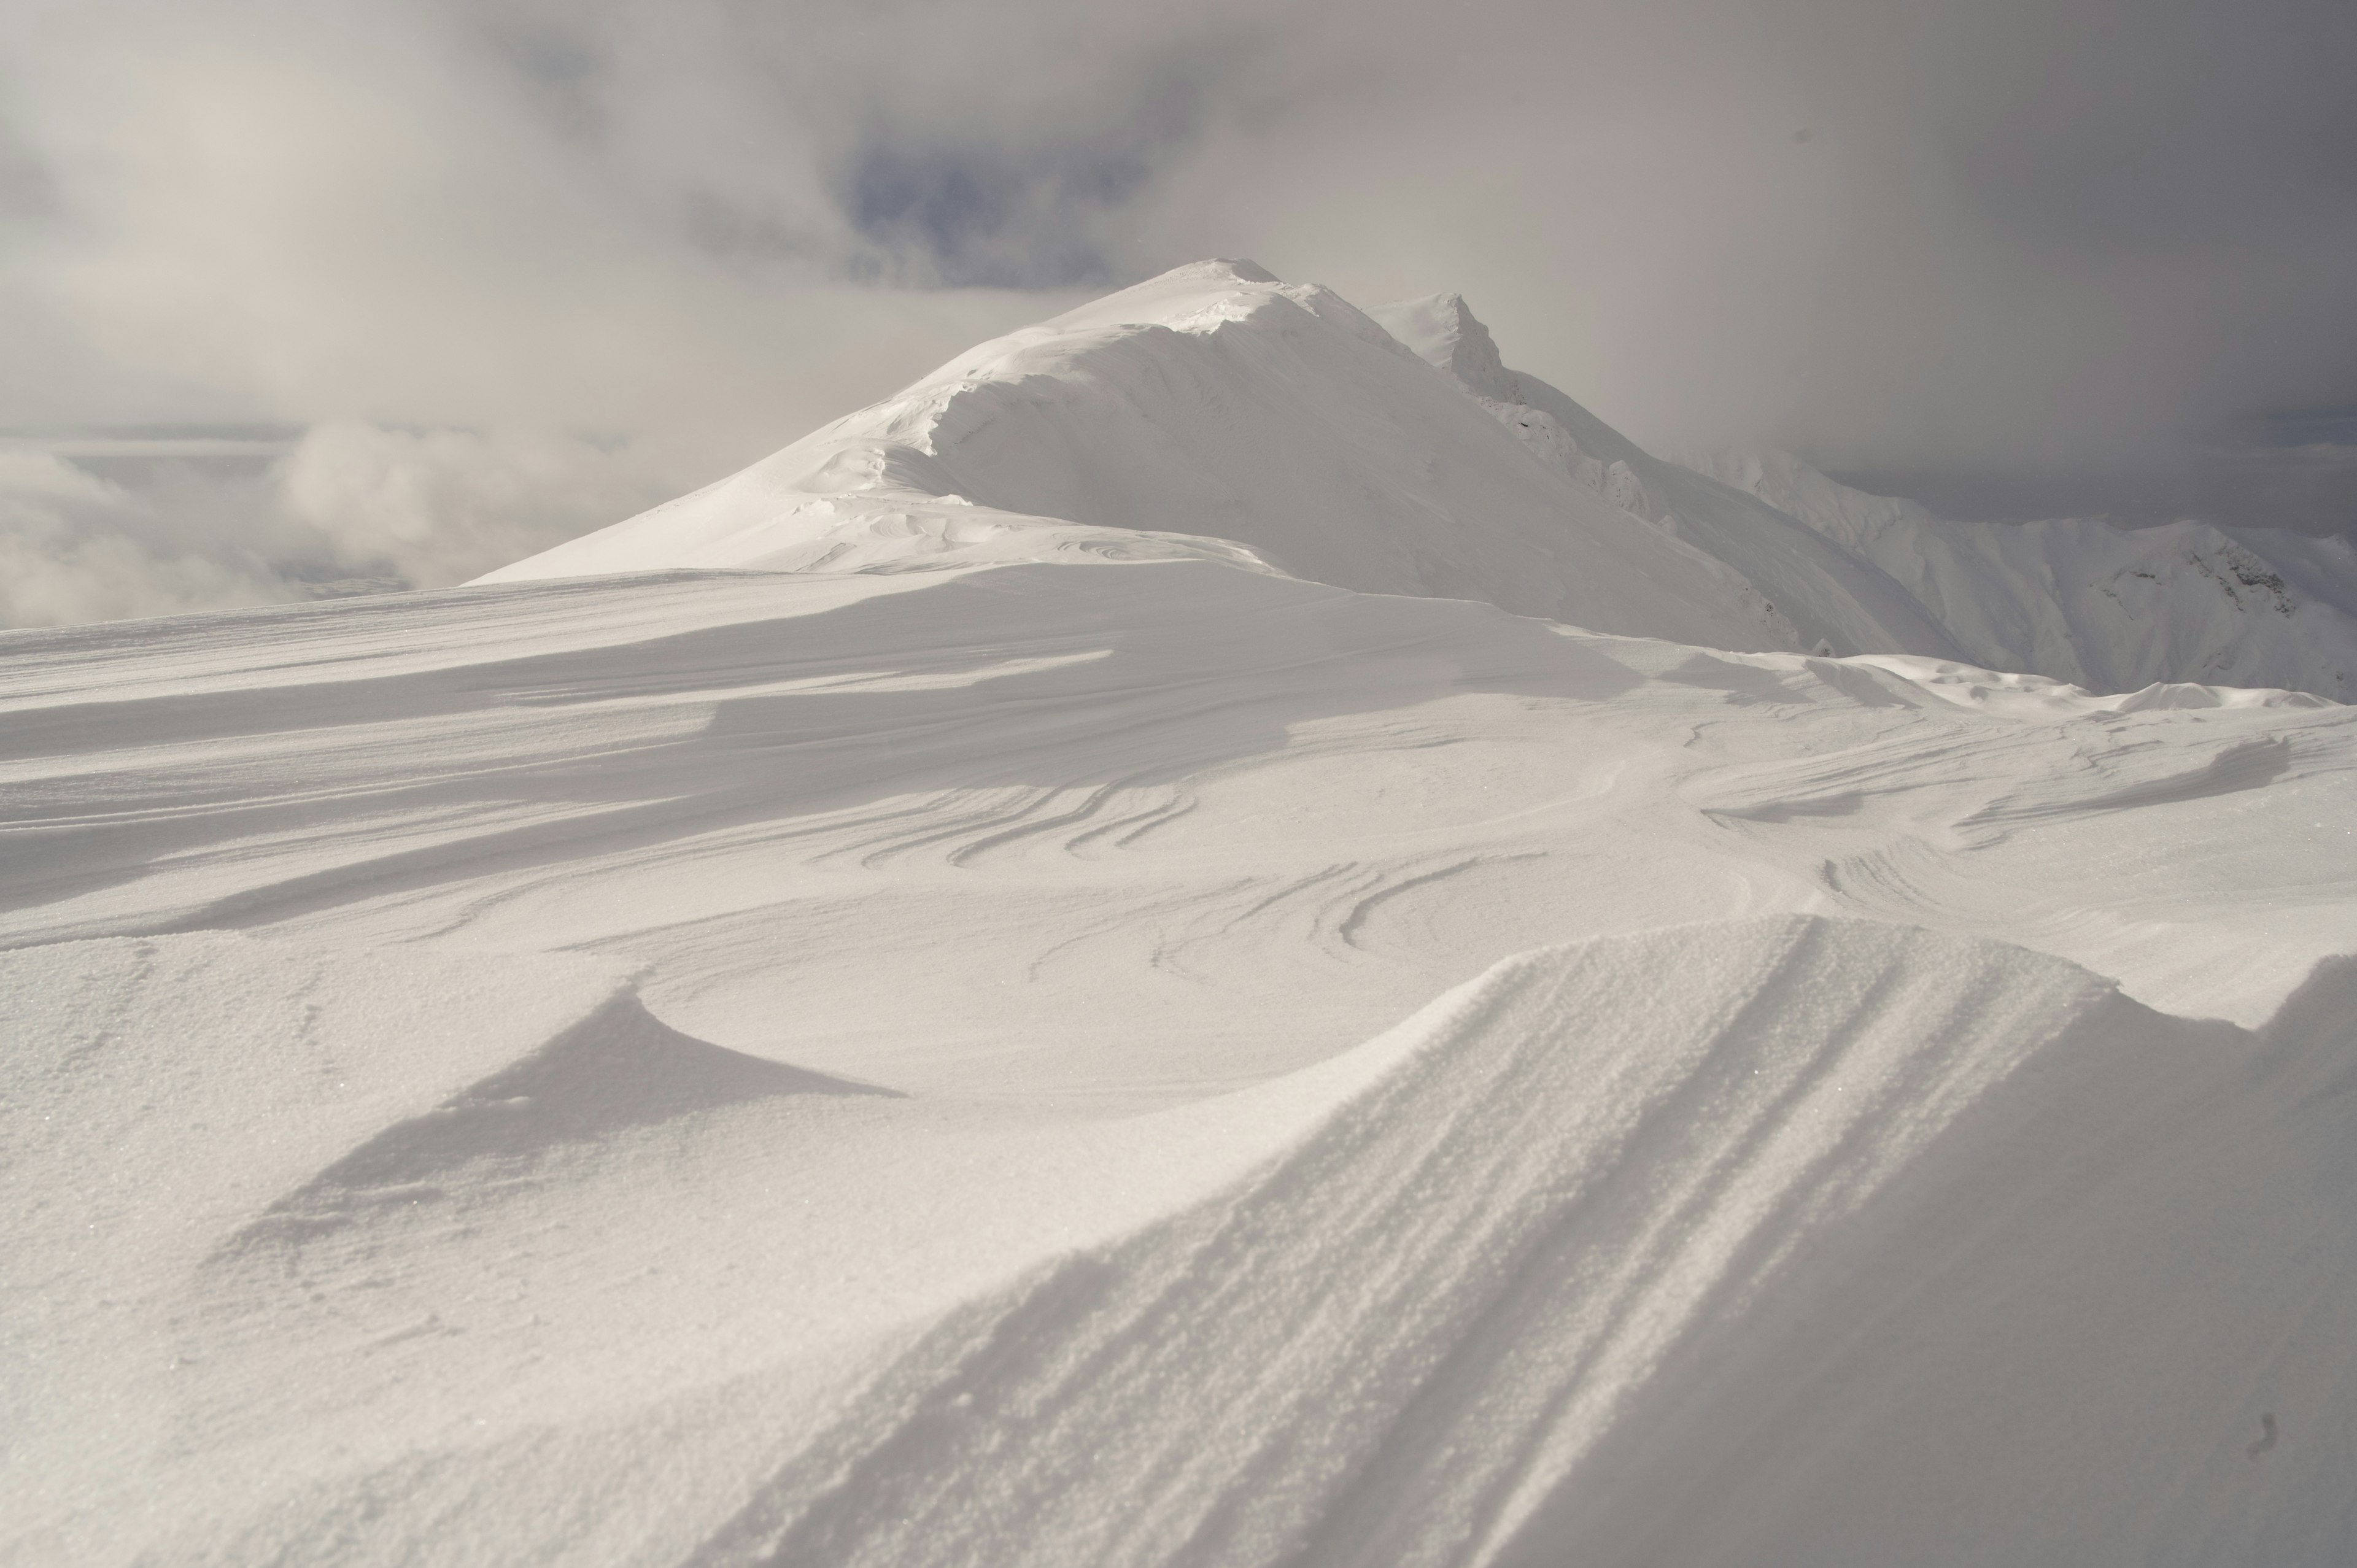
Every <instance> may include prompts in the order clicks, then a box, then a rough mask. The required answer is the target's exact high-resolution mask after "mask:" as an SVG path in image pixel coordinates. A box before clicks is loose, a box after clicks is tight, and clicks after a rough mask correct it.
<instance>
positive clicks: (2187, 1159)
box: [0, 263, 2357, 1568]
mask: <svg viewBox="0 0 2357 1568" xmlns="http://www.w3.org/2000/svg"><path fill="white" fill-rule="evenodd" d="M1385 319H1386V320H1388V321H1389V322H1391V323H1392V327H1391V329H1390V330H1388V331H1387V330H1386V329H1385V328H1382V327H1379V326H1377V325H1376V324H1375V322H1374V321H1373V320H1372V319H1370V318H1369V317H1364V316H1361V315H1360V314H1359V313H1357V312H1356V311H1354V310H1351V307H1349V306H1344V305H1342V304H1341V303H1340V301H1337V300H1334V299H1333V298H1332V296H1331V295H1325V294H1323V293H1322V291H1317V290H1308V289H1298V288H1294V287H1291V286H1290V285H1279V284H1276V283H1275V281H1274V280H1271V279H1269V278H1268V277H1267V276H1266V275H1265V274H1261V273H1259V272H1257V270H1256V269H1251V268H1249V267H1247V266H1244V265H1241V264H1231V263H1219V264H1212V265H1208V266H1205V267H1199V268H1190V269H1182V271H1181V272H1180V273H1179V274H1172V275H1171V276H1169V277H1167V278H1165V279H1161V280H1157V282H1156V283H1155V284H1151V285H1144V287H1143V288H1141V289H1140V290H1133V291H1129V292H1128V293H1126V294H1125V295H1116V296H1114V299H1112V300H1110V301H1106V302H1103V303H1102V304H1101V305H1100V306H1092V307H1090V308H1089V309H1087V310H1083V311H1081V312H1076V313H1074V314H1073V315H1071V316H1069V317H1063V318H1061V319H1060V321H1059V322H1055V323H1050V324H1048V325H1047V326H1046V327H1043V328H1038V329H1034V331H1032V332H1031V333H1028V334H1017V335H1016V336H1015V337H1013V338H1008V339H1005V340H1002V341H1001V342H1000V343H998V344H994V345H986V346H985V348H984V349H977V350H975V352H974V354H973V355H970V356H967V357H965V358H963V359H962V360H960V361H958V363H957V364H955V365H952V367H949V368H948V369H946V370H944V371H942V373H941V374H940V375H938V376H936V377H935V378H932V379H931V380H930V381H927V382H924V383H920V386H919V387H917V388H913V389H911V390H910V391H909V392H908V393H906V394H903V396H902V397H901V398H899V399H896V400H893V401H891V402H888V403H885V404H881V405H878V407H877V409H874V410H869V411H866V412H865V413H861V414H856V415H853V416H851V417H850V418H849V419H846V420H845V421H842V422H839V423H838V424H836V425H835V426H832V427H830V429H829V431H826V432H821V433H820V434H819V435H814V436H813V437H812V438H810V440H808V441H806V442H803V443H801V444H798V445H797V446H794V447H791V448H789V449H788V451H787V452H785V453H782V454H780V456H778V457H776V458H773V459H770V462H769V463H768V464H765V465H761V466H757V467H756V468H755V469H753V470H748V473H747V474H745V475H740V476H738V477H737V478H734V479H731V480H727V481H724V482H723V484H722V485H720V486H718V487H715V489H712V490H709V491H706V492H704V493H703V495H702V496H701V497H694V498H688V499H686V500H684V501H683V502H679V503H674V505H673V508H671V509H664V510H658V511H657V512H656V513H652V514H650V515H649V516H648V517H647V518H643V519H639V520H635V521H632V522H630V523H626V524H623V525H621V526H620V527H619V528H618V529H615V530H610V531H608V532H607V533H605V534H601V535H596V536H592V537H591V538H589V539H587V540H583V541H579V542H576V544H574V545H570V546H566V547H565V551H567V552H571V553H570V554H569V555H568V554H565V553H562V552H560V553H558V555H557V556H554V557H549V558H541V559H540V560H538V561H537V562H535V563H526V564H522V566H520V567H519V568H516V569H512V570H511V573H510V574H507V576H508V577H509V578H510V580H506V581H501V582H497V583H490V584H486V585H479V586H474V587H469V588H466V589H458V590H452V591H447V592H442V593H434V594H417V595H404V596H389V597H385V598H382V599H373V600H368V599H362V600H346V601H340V602H336V603H328V604H319V605H309V606H301V607H278V608H273V609H266V610H257V611H242V612H233V613H226V614H221V615H210V616H195V617H183V618H171V619H165V620H157V621H151V622H145V623H113V624H109V625H100V626H91V627H81V628H64V629H59V630H54V631H40V632H16V633H6V634H0V890H5V897H0V1040H5V1042H6V1049H5V1052H0V1169H5V1173H6V1175H5V1180H6V1183H7V1189H8V1191H9V1193H10V1194H11V1196H12V1197H13V1198H15V1199H16V1201H15V1202H12V1203H11V1204H10V1205H9V1207H8V1209H7V1212H6V1215H5V1219H0V1284H5V1291H0V1368H5V1372H4V1373H0V1496H5V1498H6V1499H7V1507H6V1509H5V1510H0V1562H6V1563H26V1564H48V1563H241V1564H242V1563H307V1564H308V1563H354V1564H359V1563H404V1564H433V1563H447V1564H479V1563H524V1562H562V1563H569V1564H570V1563H582V1564H604V1563H611V1564H649V1563H677V1564H698V1565H713V1564H736V1563H743V1564H788V1565H799V1564H805V1563H812V1564H816V1563H825V1564H838V1563H840V1564H857V1563H877V1564H884V1563H888V1564H892V1565H894V1568H903V1565H908V1568H924V1565H930V1564H942V1565H948V1564H966V1563H1027V1564H1043V1565H1048V1568H1059V1565H1066V1564H1069V1565H1072V1568H1081V1565H1083V1564H1086V1565H1094V1564H1100V1563H1136V1564H1196V1565H1206V1568H1208V1565H1218V1568H1230V1565H1235V1568H1251V1565H1257V1564H1267V1565H1271V1568H1274V1565H1277V1564H1285V1565H1288V1568H1308V1565H1319V1564H1332V1565H1340V1564H1356V1563H1365V1564H1376V1563H1381V1564H1386V1565H1389V1564H1452V1565H1453V1564H1469V1565H1470V1564H1524V1563H1528V1564H1540V1563H1562V1562H1566V1561H1577V1562H1579V1563H1597V1564H1603V1565H1607V1568H1609V1565H1612V1564H1629V1565H1632V1568H1633V1565H1635V1564H1641V1563H1682V1564H1689V1563H1690V1564H1710V1563H1727V1564H1789V1565H1791V1568H1824V1565H1846V1564H1855V1565H1857V1568H1869V1565H1873V1568H1879V1565H1881V1564H1887V1563H1894V1562H1898V1563H1909V1562H1921V1561H1924V1560H1926V1559H1930V1560H1934V1561H1962V1562H1972V1563H1992V1564H2018V1565H2020V1568H2033V1565H2038V1568H2043V1565H2046V1564H2051V1563H2093V1564H2104V1563H2120V1564H2127V1563H2136V1564H2173V1563H2182V1564H2186V1565H2188V1568H2193V1565H2203V1564H2211V1563H2243V1562H2264V1563H2341V1562H2345V1561H2349V1560H2351V1559H2352V1557H2357V1505H2352V1500H2351V1494H2350V1489H2349V1487H2348V1484H2347V1475H2346V1472H2347V1456H2348V1455H2349V1454H2350V1453H2351V1452H2352V1447H2357V1387H2352V1369H2357V1357H2352V1349H2351V1348H2352V1346H2357V1291H2352V1288H2351V1287H2352V1281H2357V1256H2352V1250H2357V1240H2352V1235H2357V1232H2352V1230H2351V1227H2350V1226H2349V1225H2348V1223H2347V1219H2348V1216H2349V1215H2350V1213H2351V1212H2352V1208H2357V1128H2352V1127H2351V1126H2349V1125H2346V1124H2345V1123H2347V1122H2348V1121H2349V1118H2350V1115H2351V1110H2352V1106H2357V1099H2352V1096H2351V1095H2350V1094H2349V1093H2348V1092H2347V1089H2348V1079H2349V1077H2350V1073H2351V1070H2352V1059H2357V1058H2352V1053H2357V975H2352V968H2351V963H2352V959H2351V955H2352V954H2357V830H2352V825H2351V824H2352V823H2357V710H2352V709H2350V708H2346V707H2341V706H2338V705H2335V704H2332V703H2326V702H2323V701H2321V700H2320V699H2319V698H2317V697H2314V696H2307V695H2300V694H2297V693H2289V692H2287V691H2283V690H2245V689H2239V688H2234V687H2231V686H2225V685H2221V684H2218V683H2214V682H2167V681H2160V680H2158V679H2156V680H2155V681H2153V682H2147V683H2146V684H2145V685H2144V686H2143V687H2141V688H2140V689H2138V690H2136V691H2133V692H2127V693H2118V694H2114V695H2110V696H2094V695H2091V694H2090V693H2088V692H2087V691H2085V690H2083V689H2082V687H2081V686H2079V685H2077V684H2072V683H2066V682H2063V681H2061V680H2058V679H2054V678H2051V677H2049V676H2043V675H2036V674H1997V673H1993V672H1991V671H1990V670H1989V669H1987V668H1986V667H1985V666H1984V665H1983V664H1982V663H1980V662H1977V661H1976V660H1975V659H1974V658H1972V657H1968V654H1969V653H1970V652H1971V650H1970V648H1969V646H1965V647H1959V646H1958V645H1957V641H1958V639H1957V638H1956V636H1954V635H1953V634H1952V632H1951V630H1950V629H1949V627H1948V623H1947V622H1945V621H1942V622H1939V623H1937V624H1934V623H1932V622H1931V621H1928V620H1925V619H1923V618H1921V614H1920V613H1919V612H1920V609H1921V606H1920V603H1919V601H1918V600H1917V599H1915V598H1914V597H1913V595H1914V594H1915V592H1916V589H1915V587H1914V586H1911V585H1910V584H1913V583H1914V582H1915V579H1912V578H1909V577H1907V576H1905V575H1904V574H1901V573H1894V572H1891V571H1889V570H1886V569H1884V568H1881V567H1872V565H1871V563H1869V562H1864V561H1863V560H1862V559H1861V558H1860V557H1857V556H1856V555H1854V554H1849V553H1845V552H1846V550H1847V546H1846V545H1843V544H1842V543H1841V542H1840V541H1839V540H1838V539H1837V538H1835V533H1836V532H1838V531H1836V530H1834V529H1833V528H1832V526H1831V524H1829V523H1827V522H1825V521H1824V519H1818V520H1816V521H1804V520H1803V519H1802V518H1800V517H1798V516H1796V515H1794V514H1792V512H1788V511H1785V510H1780V509H1779V508H1777V507H1770V506H1769V505H1768V504H1767V503H1766V502H1764V501H1762V500H1761V499H1759V498H1758V497H1756V496H1750V495H1748V494H1747V493H1746V492H1744V491H1742V490H1740V489H1734V488H1730V487H1727V486H1723V485H1719V484H1717V483H1716V482H1715V481H1712V480H1710V479H1707V478H1704V477H1703V476H1701V475H1699V474H1696V473H1693V472H1691V471H1689V470H1684V469H1676V468H1674V467H1672V466H1670V465H1666V464H1659V463H1656V462H1655V461H1654V460H1653V459H1652V458H1650V457H1647V456H1645V455H1644V454H1642V453H1640V452H1637V451H1636V450H1635V449H1634V448H1633V447H1627V448H1625V449H1624V448H1616V447H1613V446H1611V445H1610V441H1611V440H1617V439H1618V438H1617V437H1611V436H1610V433H1609V430H1606V429H1605V428H1603V427H1601V426H1600V425H1593V426H1591V424H1583V423H1582V421H1584V420H1587V418H1588V416H1586V415H1585V414H1583V413H1580V411H1578V410H1577V405H1574V404H1571V403H1569V400H1568V399H1563V398H1561V394H1559V393H1552V392H1551V390H1550V389H1546V388H1544V386H1543V385H1541V384H1540V383H1536V382H1534V381H1531V380H1530V379H1529V378H1526V377H1518V376H1517V375H1516V374H1515V373H1514V372H1512V371H1507V370H1506V369H1505V368H1504V366H1503V364H1502V362H1501V361H1500V360H1498V358H1497V356H1496V354H1495V352H1494V346H1488V347H1486V348H1485V345H1487V344H1488V339H1487V337H1486V334H1480V335H1478V336H1477V335H1476V333H1475V328H1477V327H1478V323H1474V322H1472V320H1471V317H1469V314H1468V313H1465V312H1463V311H1462V309H1461V306H1459V305H1457V304H1452V303H1450V302H1448V301H1440V302H1421V303H1419V304H1418V305H1416V306H1414V307H1413V308H1406V307H1404V308H1403V310H1402V311H1394V312H1389V313H1385ZM1452 333H1453V334H1454V337H1451V336H1449V335H1450V334H1452ZM1403 338H1404V339H1405V343H1404V342H1403V341H1402V339H1403ZM1412 350H1413V351H1412ZM1419 354H1422V355H1425V356H1427V357H1429V358H1431V359H1433V360H1437V362H1438V363H1439V364H1440V365H1441V366H1442V367H1443V368H1448V369H1453V370H1454V371H1456V373H1457V374H1458V375H1459V376H1461V377H1462V384H1460V383H1459V381H1455V380H1452V379H1451V378H1450V377H1449V376H1447V375H1443V374H1441V373H1440V372H1439V371H1437V370H1436V369H1435V367H1434V365H1433V364H1432V363H1427V362H1426V359H1424V358H1419V357H1418V355H1419ZM1469 393H1471V394H1472V395H1468V394H1469ZM1504 393H1511V394H1512V395H1511V396H1507V395H1502V394H1504ZM1484 399H1486V400H1487V403H1485V402H1484V401H1482V400H1484ZM1558 400H1559V401H1558ZM1542 415H1544V418H1542V417H1541V416H1542ZM1554 433H1560V436H1561V439H1560V440H1558V439H1557V435H1556V434H1554ZM1608 456H1609V461H1608V460H1607V458H1608ZM1682 476H1683V477H1682ZM1336 485H1346V486H1355V487H1357V488H1356V489H1347V490H1345V491H1337V490H1335V489H1334V488H1333V487H1335V486H1336ZM1222 487H1224V488H1222ZM1616 497H1617V498H1618V499H1616ZM1338 498H1339V499H1338ZM1793 504H1795V505H1796V506H1797V505H1799V504H1800V503H1799V502H1798V501H1797V500H1795V501H1794V503H1793ZM1220 508H1225V509H1226V510H1219V509H1220ZM1803 510H1807V509H1805V508H1804V509H1803ZM1207 517H1209V518H1215V520H1216V521H1217V522H1218V526H1217V527H1216V528H1214V527H1211V526H1209V525H1208V524H1206V523H1204V522H1203V521H1202V520H1203V519H1205V518H1207ZM1190 520H1191V521H1190ZM1779 520H1781V521H1779ZM1861 537H1864V535H1863V534H1861ZM1877 537H1880V536H1879V535H1878V536H1877ZM1361 546H1363V548H1361ZM1720 552H1724V553H1720ZM633 562H637V563H639V564H641V565H650V566H660V567H661V568H662V569H659V570H636V569H630V568H631V566H632V563H633ZM739 567H760V568H762V569H759V570H741V569H734V568H739ZM778 567H787V568H791V569H787V570H777V569H773V568H778ZM1869 568H1871V569H1870V570H1869ZM566 572H572V573H577V574H580V575H574V576H570V577H566V576H565V575H564V574H565V573H566ZM1946 580H1948V581H1960V580H1963V579H1953V578H1952V579H1946ZM2286 580H2287V584H2288V582H2289V578H2288V577H2287V579H2286ZM1763 585H1773V592H1772V594H1770V592H1768V591H1767V590H1766V587H1765V586H1763ZM1491 589H1494V590H1495V592H1491ZM1371 590H1380V591H1371ZM1477 590H1479V591H1477ZM2287 591H2288V590H2287ZM1491 599H1495V600H1497V601H1498V602H1496V603H1492V602H1485V601H1488V600H1491ZM1771 603H1772V604H1773V606H1774V608H1773V610H1772V611H1771V610H1770V609H1769V608H1768V607H1769V606H1770V604H1771ZM1501 604H1502V605H1503V606H1505V607H1501ZM1910 604H1915V605H1917V606H1918V608H1917V609H1916V610H1910V609H1909V606H1910ZM1582 607H1584V608H1582ZM1573 608H1579V609H1580V614H1581V615H1588V614H1590V611H1591V610H1592V611H1593V618H1592V620H1591V622H1590V623H1589V624H1582V623H1581V622H1580V621H1579V619H1578V618H1577V617H1573V618H1572V620H1571V622H1570V623H1568V624H1566V621H1565V620H1562V619H1559V618H1556V615H1557V612H1558V611H1562V612H1563V613H1564V614H1565V615H1570V613H1571V609H1573ZM1518 610H1534V611H1536V612H1537V613H1536V614H1523V613H1514V612H1516V611H1518ZM2269 613H2276V612H2269ZM2307 613H2308V612H2307V611H2306V610H2305V609H2296V610H2295V611H2294V612H2293V613H2292V614H2291V615H2290V616H2288V617H2285V618H2286V619H2287V621H2289V622H2291V623H2293V624H2296V625H2297V624H2303V623H2300V622H2299V617H2301V616H2304V615H2306V614H2307ZM1616 616H1617V617H1619V619H1613V618H1612V617H1616ZM1910 617H1912V618H1911V619H1910ZM1958 624H1959V625H1961V624H1962V623H1958ZM2073 624H2077V623H2073ZM1598 627H1601V628H1603V629H1598ZM1679 628H1683V629H1679ZM1728 628H1736V631H1742V632H1743V636H1737V635H1735V632H1732V631H1729V630H1728ZM1744 628H1749V630H1748V631H1746V630H1744ZM1673 630H1675V631H1676V635H1677V636H1680V637H1685V638H1687V639H1688V640H1684V641H1681V640H1675V639H1673V638H1672V637H1670V636H1669V635H1668V633H1670V632H1671V631H1673ZM1752 633H1757V635H1756V636H1751V634H1752ZM1640 634H1641V635H1640ZM1744 637H1749V638H1750V640H1749V643H1748V644H1746V648H1748V650H1744V649H1730V648H1728V647H1727V643H1728V642H1742V641H1743V640H1744ZM1713 639H1717V645H1716V646H1712V645H1711V643H1712V640H1713ZM1837 639H1853V640H1852V642H1851V643H1848V644H1839V643H1838V641H1837ZM1819 646H1839V647H1840V651H1841V654H1842V656H1840V657H1833V656H1826V655H1821V654H1818V653H1816V652H1814V651H1813V649H1814V648H1816V647H1819ZM2283 646H2286V647H2288V646H2290V645H2288V644H2286V645H2283ZM2269 657H2272V655H2269Z"/></svg>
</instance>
